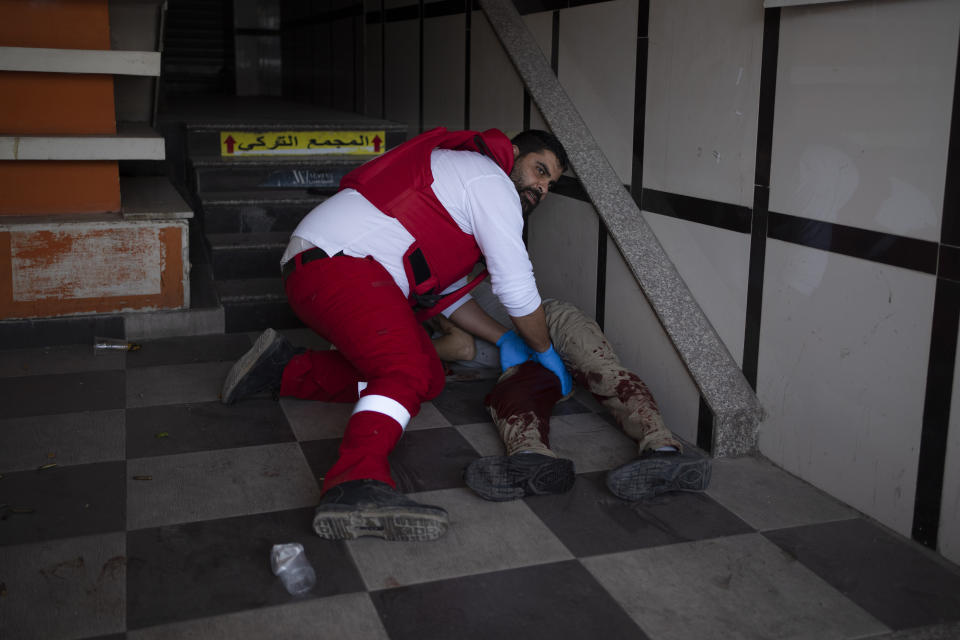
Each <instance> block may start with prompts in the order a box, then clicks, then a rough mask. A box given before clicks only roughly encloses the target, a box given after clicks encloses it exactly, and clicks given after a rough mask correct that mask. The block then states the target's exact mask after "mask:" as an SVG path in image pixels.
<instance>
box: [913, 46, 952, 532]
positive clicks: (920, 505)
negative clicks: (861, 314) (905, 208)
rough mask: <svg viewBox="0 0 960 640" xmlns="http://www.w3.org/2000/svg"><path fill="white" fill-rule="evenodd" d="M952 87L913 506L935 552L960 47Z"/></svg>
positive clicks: (946, 411)
mask: <svg viewBox="0 0 960 640" xmlns="http://www.w3.org/2000/svg"><path fill="white" fill-rule="evenodd" d="M955 73H956V75H955V76H954V81H953V114H952V116H951V118H950V142H949V147H948V148H947V176H946V183H945V185H944V192H943V221H942V224H941V227H940V242H942V243H943V244H941V245H940V255H939V260H938V263H937V268H938V269H939V275H940V277H939V278H937V291H936V297H935V298H934V302H933V323H932V330H931V334H930V358H929V361H928V363H927V388H926V395H925V396H924V401H923V428H922V430H921V432H920V452H919V459H918V461H917V492H916V495H915V499H914V503H913V531H912V534H913V539H914V540H916V541H917V542H919V543H920V544H924V545H926V546H928V547H930V548H931V549H936V548H937V539H938V536H939V533H940V531H939V530H940V509H941V506H942V502H943V475H944V471H945V469H946V456H947V442H948V439H949V438H948V436H949V431H950V409H951V407H950V405H951V401H952V399H953V372H954V370H955V368H956V365H957V330H958V325H960V248H958V247H957V246H956V245H958V244H960V43H958V45H957V67H956V72H955Z"/></svg>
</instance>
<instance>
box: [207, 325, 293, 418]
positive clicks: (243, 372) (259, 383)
mask: <svg viewBox="0 0 960 640" xmlns="http://www.w3.org/2000/svg"><path fill="white" fill-rule="evenodd" d="M303 351H304V349H297V348H296V347H294V346H293V345H292V344H290V341H289V340H287V339H286V338H284V337H283V336H282V335H280V334H279V333H277V332H276V331H274V330H273V329H267V330H266V331H264V332H263V333H262V334H260V337H259V338H257V341H256V342H255V343H254V345H253V346H252V347H251V348H250V350H249V351H247V352H246V353H245V354H243V356H242V357H241V358H240V359H239V360H237V362H236V363H235V364H234V365H233V367H232V368H231V369H230V373H228V374H227V378H226V379H225V380H224V381H223V389H222V390H221V391H220V402H222V403H223V404H233V403H234V402H236V401H237V400H243V399H244V398H248V397H250V396H252V395H254V394H255V393H260V392H261V391H263V390H264V389H270V390H273V391H278V390H279V389H280V379H281V378H282V377H283V369H284V367H286V366H287V363H288V362H290V358H292V357H293V356H295V355H297V354H298V353H301V352H303Z"/></svg>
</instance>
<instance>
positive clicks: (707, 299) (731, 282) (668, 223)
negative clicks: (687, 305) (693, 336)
mask: <svg viewBox="0 0 960 640" xmlns="http://www.w3.org/2000/svg"><path fill="white" fill-rule="evenodd" d="M643 216H644V219H646V221H647V222H648V223H649V224H650V227H651V228H652V229H653V232H654V233H655V234H656V236H657V239H658V240H660V244H661V245H663V249H664V251H666V252H667V256H669V258H670V261H671V262H672V263H673V264H674V266H675V267H676V268H677V271H678V272H679V273H680V277H681V278H683V281H684V282H686V283H687V287H689V288H690V292H691V293H692V294H693V297H694V299H696V301H697V303H698V304H699V305H700V308H701V309H703V312H704V313H705V314H706V315H707V319H708V320H710V324H711V325H713V328H714V329H716V331H717V334H718V335H719V336H720V339H721V340H723V343H724V344H725V345H726V346H727V350H728V351H729V352H730V355H732V356H733V359H734V360H735V361H736V362H737V364H738V365H741V366H742V365H743V334H744V322H745V319H746V313H747V279H748V276H749V271H750V236H749V235H747V234H745V233H736V232H734V231H727V230H725V229H718V228H716V227H710V226H707V225H703V224H697V223H696V222H687V221H685V220H679V219H677V218H671V217H669V216H662V215H658V214H655V213H650V212H648V211H644V212H643Z"/></svg>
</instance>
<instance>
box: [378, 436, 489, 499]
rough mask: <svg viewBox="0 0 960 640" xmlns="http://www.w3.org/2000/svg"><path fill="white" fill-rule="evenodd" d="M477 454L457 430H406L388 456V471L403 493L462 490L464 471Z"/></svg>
mask: <svg viewBox="0 0 960 640" xmlns="http://www.w3.org/2000/svg"><path fill="white" fill-rule="evenodd" d="M477 457H479V454H478V453H477V451H476V449H474V448H473V446H472V445H471V444H470V443H469V442H467V440H466V439H465V438H464V437H463V436H461V435H460V433H459V432H458V431H457V430H456V429H449V428H446V429H423V430H419V431H407V432H406V433H404V434H403V437H402V438H400V442H399V443H397V446H396V448H395V449H394V450H393V453H391V454H390V472H391V473H392V475H393V479H394V481H395V482H396V483H397V488H398V489H399V490H400V491H402V492H403V493H412V492H415V491H436V490H438V489H452V488H454V487H462V486H464V484H463V470H464V468H465V467H466V466H467V465H468V464H470V463H471V462H472V461H473V460H475V459H477Z"/></svg>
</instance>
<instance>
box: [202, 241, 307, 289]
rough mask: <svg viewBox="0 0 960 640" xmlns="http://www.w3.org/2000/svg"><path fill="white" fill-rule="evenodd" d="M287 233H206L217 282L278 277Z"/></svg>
mask: <svg viewBox="0 0 960 640" xmlns="http://www.w3.org/2000/svg"><path fill="white" fill-rule="evenodd" d="M289 240H290V234H289V233H288V232H285V231H284V232H259V233H208V234H207V242H208V243H209V245H210V264H211V265H212V267H213V274H214V277H215V278H216V279H217V280H218V281H222V280H232V279H241V278H269V277H279V275H280V258H281V256H283V252H284V250H285V249H286V247H287V242H288V241H289Z"/></svg>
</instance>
